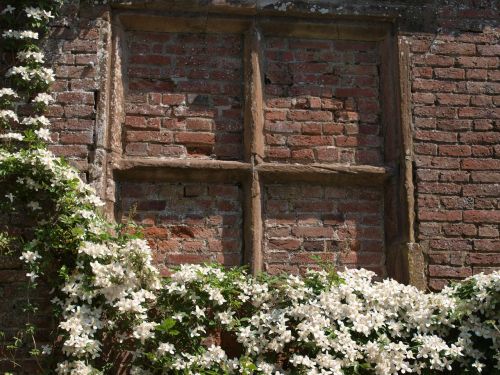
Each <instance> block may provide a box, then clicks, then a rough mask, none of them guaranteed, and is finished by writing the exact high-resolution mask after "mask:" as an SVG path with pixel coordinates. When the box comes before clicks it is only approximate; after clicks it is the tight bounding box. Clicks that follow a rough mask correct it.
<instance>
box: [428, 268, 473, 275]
mask: <svg viewBox="0 0 500 375" xmlns="http://www.w3.org/2000/svg"><path fill="white" fill-rule="evenodd" d="M471 275H472V269H471V268H469V267H449V266H438V265H430V266H429V276H431V277H452V278H465V277H469V276H471Z"/></svg>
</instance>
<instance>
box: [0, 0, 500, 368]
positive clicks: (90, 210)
mask: <svg viewBox="0 0 500 375" xmlns="http://www.w3.org/2000/svg"><path fill="white" fill-rule="evenodd" d="M59 5H60V1H59V0H38V1H35V0H19V1H16V2H15V3H14V4H7V5H3V6H2V7H1V8H0V18H1V20H2V25H6V28H5V29H4V30H2V32H1V38H2V43H1V48H2V53H4V54H9V53H10V58H11V62H12V67H10V68H9V69H8V70H7V71H6V74H5V76H6V77H5V78H6V81H5V82H7V83H8V85H9V87H5V88H2V89H0V209H1V210H2V212H3V213H4V214H5V216H9V215H10V216H11V217H16V216H18V217H19V216H20V217H23V215H24V217H26V216H27V217H29V221H28V223H27V224H28V227H27V228H18V227H19V224H17V225H14V224H15V223H13V224H12V225H10V226H9V225H7V227H6V230H5V231H4V232H2V233H0V246H1V247H2V248H3V250H4V251H8V252H9V253H11V254H13V256H17V257H19V258H20V259H21V260H22V261H23V262H24V264H25V267H26V269H27V273H26V276H27V305H26V311H27V313H28V314H27V325H26V330H25V334H27V335H28V336H30V337H31V338H32V339H33V338H34V337H35V332H36V327H35V326H34V325H33V324H32V323H31V321H32V320H33V316H34V315H35V314H36V312H37V306H36V305H35V304H33V303H32V302H31V299H30V295H31V294H30V293H31V292H32V290H33V289H34V288H36V287H37V282H38V280H39V279H44V280H45V282H48V283H50V284H51V285H52V287H53V291H52V294H53V298H52V304H53V306H54V314H55V316H56V317H57V319H58V322H59V323H58V330H57V332H56V335H55V337H54V338H55V340H54V345H53V346H51V347H44V348H39V347H38V345H37V343H36V340H34V339H33V340H31V341H32V343H31V354H32V355H33V356H35V357H39V356H40V355H41V354H42V353H43V354H51V355H50V356H47V358H52V359H54V360H55V361H56V362H57V363H56V364H54V365H53V366H52V365H50V364H49V365H46V367H45V370H48V371H51V372H54V371H55V373H57V374H82V375H84V374H104V373H113V371H114V368H113V359H114V358H115V357H116V356H117V353H119V352H120V351H129V352H130V353H132V359H131V362H132V363H131V373H133V374H165V373H173V374H176V373H178V374H191V373H195V374H229V373H240V374H397V373H422V374H429V373H434V372H439V373H443V372H451V373H453V372H454V373H460V374H462V373H480V372H483V373H487V374H493V373H495V371H497V372H498V371H500V365H499V362H500V357H499V340H500V336H499V316H498V310H499V300H500V297H499V293H500V285H499V283H500V281H499V278H500V274H499V273H498V272H497V273H494V274H492V275H489V276H485V275H477V276H474V277H472V278H469V279H468V280H466V281H465V282H463V283H461V284H457V285H455V286H453V287H450V288H447V289H445V290H444V291H443V292H441V293H439V294H425V293H422V292H419V291H418V290H416V289H415V288H413V287H411V286H405V285H401V284H399V283H397V282H395V281H392V280H384V281H382V282H373V280H372V279H373V276H374V274H373V273H371V272H369V271H365V270H358V271H345V272H340V273H338V274H337V273H335V272H333V271H329V272H326V271H321V272H320V271H311V272H309V273H307V274H306V275H305V276H304V277H296V276H290V275H288V276H277V277H272V276H266V275H259V276H257V277H252V276H249V275H247V274H246V273H245V271H244V270H242V269H223V268H221V267H219V266H193V265H191V266H188V265H186V266H182V267H180V269H179V270H178V271H177V272H175V273H173V275H172V276H171V277H170V278H168V279H165V280H163V282H162V280H161V279H160V277H159V274H158V271H157V270H156V269H155V268H154V267H153V265H152V260H151V259H152V258H151V249H150V248H149V246H148V244H147V242H145V241H144V240H143V239H141V238H140V235H139V234H138V233H136V231H134V230H131V228H129V227H128V226H125V225H116V224H112V223H108V222H107V221H106V220H104V219H103V218H102V216H101V215H100V213H99V207H100V206H102V204H103V203H102V202H101V200H100V199H99V198H98V197H97V196H96V195H95V192H94V191H93V190H92V188H90V187H89V186H88V185H86V184H85V183H83V182H82V181H81V179H80V178H79V176H78V173H77V172H76V171H75V170H74V169H72V168H71V167H70V166H69V165H68V164H67V163H66V162H65V161H64V160H62V159H59V158H56V157H54V155H53V154H52V153H51V152H49V151H48V150H47V148H46V144H47V142H50V140H51V137H50V130H49V128H50V121H49V120H48V119H47V118H46V117H45V116H44V115H43V112H44V110H45V109H46V108H47V106H48V105H49V104H50V103H51V102H52V101H53V99H52V97H51V95H50V94H48V93H47V90H48V88H49V85H50V83H51V82H53V81H54V74H53V71H52V69H50V68H49V67H46V66H44V64H45V61H44V55H43V53H42V51H41V50H40V48H39V47H38V46H37V44H36V41H38V40H39V39H41V38H42V37H43V34H44V32H45V31H46V30H47V27H48V26H47V25H48V22H49V21H50V20H51V19H52V18H54V17H55V15H56V12H57V8H58V6H59ZM19 109H23V110H22V111H20V110H19ZM26 113H28V115H26ZM21 114H22V115H21ZM6 224H8V223H6ZM20 342H22V339H21V338H19V337H17V338H14V344H13V345H11V346H9V347H10V348H11V349H16V347H18V346H19V345H20V344H19V343H20Z"/></svg>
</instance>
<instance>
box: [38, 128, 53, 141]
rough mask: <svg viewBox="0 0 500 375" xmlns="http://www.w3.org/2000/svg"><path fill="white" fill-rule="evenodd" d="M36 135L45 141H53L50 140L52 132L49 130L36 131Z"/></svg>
mask: <svg viewBox="0 0 500 375" xmlns="http://www.w3.org/2000/svg"><path fill="white" fill-rule="evenodd" d="M35 134H36V135H37V136H38V138H40V139H43V140H44V141H47V142H49V141H51V140H52V139H51V138H50V131H49V129H47V128H40V129H37V130H35Z"/></svg>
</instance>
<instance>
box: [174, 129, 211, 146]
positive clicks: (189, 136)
mask: <svg viewBox="0 0 500 375" xmlns="http://www.w3.org/2000/svg"><path fill="white" fill-rule="evenodd" d="M175 141H176V142H179V143H186V144H206V145H212V144H214V143H215V136H214V134H211V133H190V132H185V133H178V134H176V135H175Z"/></svg>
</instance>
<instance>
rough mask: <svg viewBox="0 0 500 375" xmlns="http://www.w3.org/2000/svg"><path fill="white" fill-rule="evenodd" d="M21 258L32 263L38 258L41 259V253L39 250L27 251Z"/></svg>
mask: <svg viewBox="0 0 500 375" xmlns="http://www.w3.org/2000/svg"><path fill="white" fill-rule="evenodd" d="M19 259H21V260H23V261H25V262H27V263H31V262H34V261H35V260H37V259H40V254H38V251H25V252H24V253H23V254H22V255H21V256H20V257H19Z"/></svg>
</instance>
